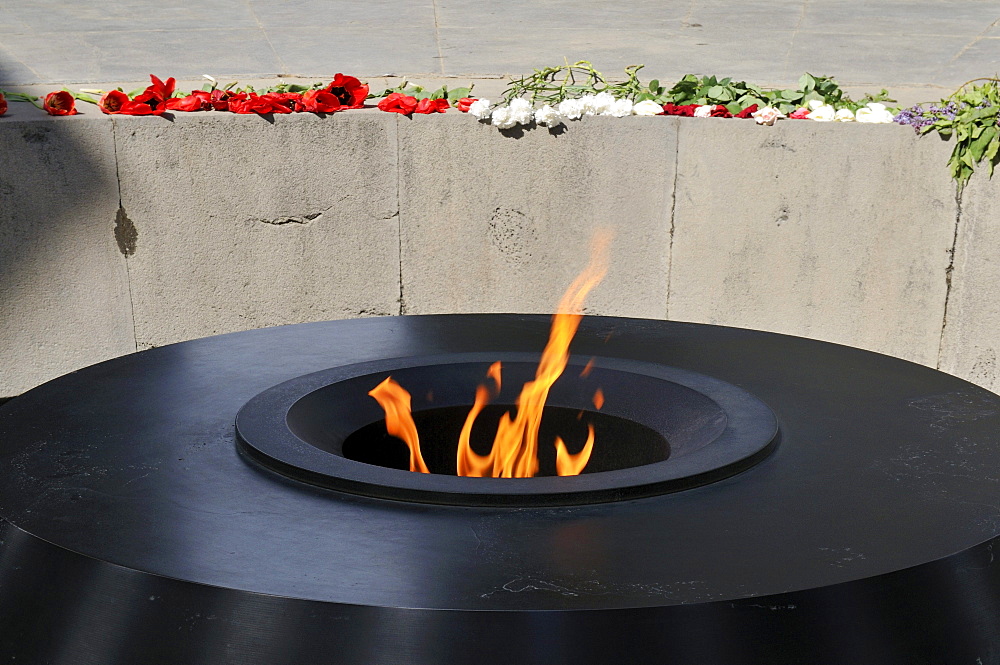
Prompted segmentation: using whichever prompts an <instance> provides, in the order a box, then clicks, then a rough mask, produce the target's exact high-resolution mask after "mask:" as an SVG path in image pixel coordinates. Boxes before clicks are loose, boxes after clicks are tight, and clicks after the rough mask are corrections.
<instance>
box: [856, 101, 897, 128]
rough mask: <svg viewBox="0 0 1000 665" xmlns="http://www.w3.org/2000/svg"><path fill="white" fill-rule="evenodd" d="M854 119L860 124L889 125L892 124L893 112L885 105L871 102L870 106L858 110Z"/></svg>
mask: <svg viewBox="0 0 1000 665" xmlns="http://www.w3.org/2000/svg"><path fill="white" fill-rule="evenodd" d="M854 119H855V120H857V121H858V122H871V123H888V122H892V112H891V111H889V110H888V109H887V108H886V107H885V104H879V103H878V102H871V103H870V104H868V106H866V107H864V108H860V109H858V112H857V113H855V114H854Z"/></svg>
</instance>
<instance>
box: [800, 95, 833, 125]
mask: <svg viewBox="0 0 1000 665" xmlns="http://www.w3.org/2000/svg"><path fill="white" fill-rule="evenodd" d="M813 101H816V100H813ZM809 108H811V109H812V111H811V112H810V113H809V114H808V115H807V116H806V117H807V118H809V119H810V120H816V121H817V122H830V121H832V120H833V118H834V114H835V111H834V110H833V107H832V106H830V105H829V104H820V105H818V106H815V107H814V106H813V102H809Z"/></svg>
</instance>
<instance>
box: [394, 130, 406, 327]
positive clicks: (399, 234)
mask: <svg viewBox="0 0 1000 665" xmlns="http://www.w3.org/2000/svg"><path fill="white" fill-rule="evenodd" d="M398 115H399V114H397V116H398ZM395 120H396V240H397V242H398V247H399V314H400V315H403V314H406V300H405V298H404V294H403V208H402V204H401V203H400V190H401V189H402V184H401V182H400V179H401V178H402V177H403V176H402V173H401V168H400V165H399V161H400V150H399V120H400V119H399V117H396V119H395Z"/></svg>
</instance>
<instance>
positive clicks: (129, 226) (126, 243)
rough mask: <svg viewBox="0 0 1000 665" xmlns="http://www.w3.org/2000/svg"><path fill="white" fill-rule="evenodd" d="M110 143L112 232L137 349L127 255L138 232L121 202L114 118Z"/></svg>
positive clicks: (133, 305) (133, 303)
mask: <svg viewBox="0 0 1000 665" xmlns="http://www.w3.org/2000/svg"><path fill="white" fill-rule="evenodd" d="M111 145H112V146H113V147H114V156H115V184H116V185H117V186H118V214H117V215H115V226H114V228H113V229H112V233H113V234H114V237H115V241H116V242H117V244H118V249H119V251H120V252H121V253H122V260H123V261H125V284H126V285H127V286H128V308H129V317H130V318H131V319H132V345H133V347H134V348H135V350H136V351H138V350H139V333H138V331H137V330H136V327H135V297H134V296H133V295H132V273H131V272H130V268H129V260H128V257H129V256H131V255H132V254H135V248H136V243H137V240H138V232H137V231H136V229H135V225H134V224H133V223H132V220H131V219H129V217H128V214H127V213H126V212H125V206H124V204H123V203H122V174H121V162H120V161H119V159H118V123H117V122H116V121H115V119H114V118H111Z"/></svg>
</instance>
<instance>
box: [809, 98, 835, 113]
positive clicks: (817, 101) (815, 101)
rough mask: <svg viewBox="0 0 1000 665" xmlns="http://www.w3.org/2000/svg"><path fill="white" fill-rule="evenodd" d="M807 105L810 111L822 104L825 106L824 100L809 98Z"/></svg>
mask: <svg viewBox="0 0 1000 665" xmlns="http://www.w3.org/2000/svg"><path fill="white" fill-rule="evenodd" d="M808 106H809V110H810V111H815V110H816V109H818V108H820V107H822V106H826V102H824V101H823V100H822V99H810V100H809V104H808ZM831 108H832V107H831Z"/></svg>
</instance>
